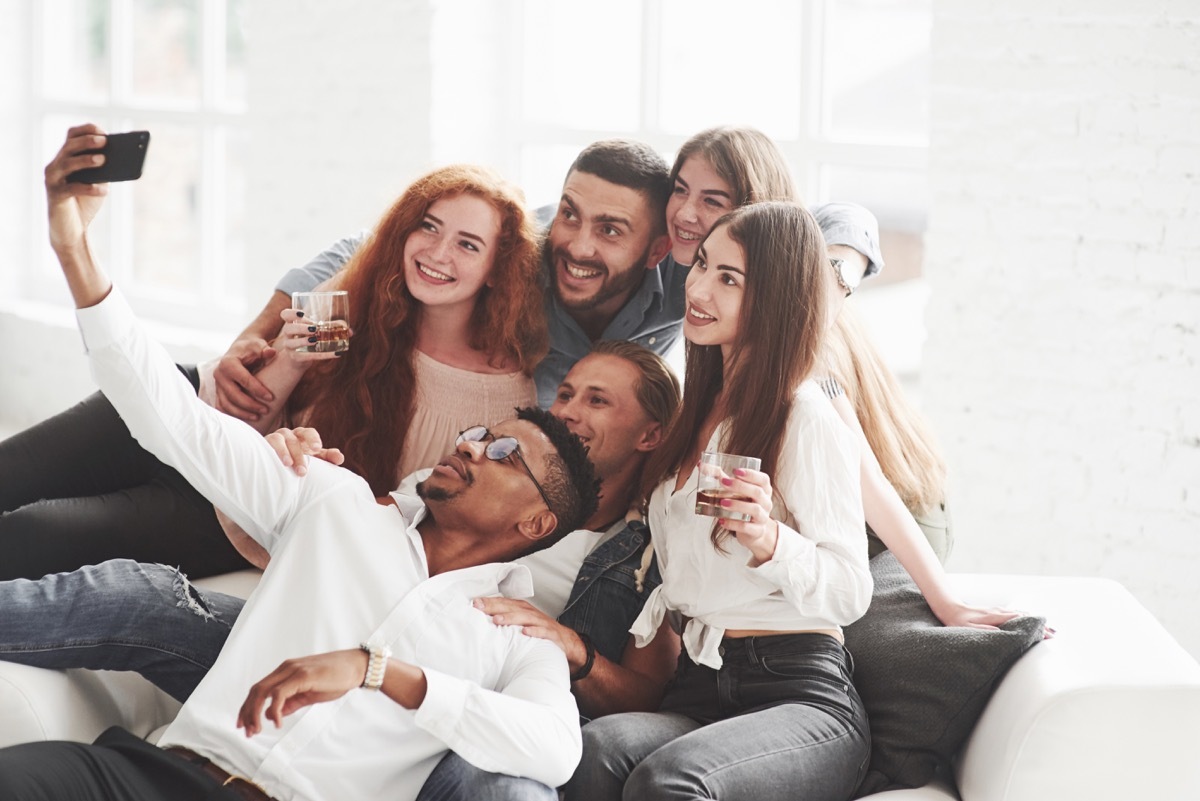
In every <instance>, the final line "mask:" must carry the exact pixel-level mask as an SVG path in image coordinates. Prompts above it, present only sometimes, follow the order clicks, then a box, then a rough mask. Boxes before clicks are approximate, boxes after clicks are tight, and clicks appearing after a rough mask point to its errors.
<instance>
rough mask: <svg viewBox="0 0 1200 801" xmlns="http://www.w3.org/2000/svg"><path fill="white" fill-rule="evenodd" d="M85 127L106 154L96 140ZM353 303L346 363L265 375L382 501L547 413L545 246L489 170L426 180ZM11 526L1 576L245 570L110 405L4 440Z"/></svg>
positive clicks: (359, 280) (285, 354) (390, 216)
mask: <svg viewBox="0 0 1200 801" xmlns="http://www.w3.org/2000/svg"><path fill="white" fill-rule="evenodd" d="M77 130H78V131H80V135H87V136H91V137H94V138H95V139H96V140H97V141H98V142H102V141H103V137H104V133H103V131H101V130H100V129H99V128H96V127H95V126H85V127H83V128H80V129H77ZM96 191H97V192H103V191H104V187H103V186H100V185H97V189H96ZM342 288H343V289H347V290H349V293H350V304H351V306H350V324H351V326H352V327H353V329H354V330H355V331H356V336H355V337H354V340H353V343H352V345H351V347H350V350H349V351H348V352H347V353H346V355H345V356H343V357H341V358H340V359H338V360H337V361H336V362H333V363H329V364H321V365H313V364H311V363H309V364H301V363H299V362H298V361H297V360H296V359H295V358H294V357H293V354H294V350H291V349H290V348H288V347H287V344H288V343H283V345H284V346H283V347H281V349H280V350H281V353H280V355H279V356H278V357H277V358H276V360H275V363H274V364H273V365H272V366H270V368H269V369H270V370H271V375H273V378H272V380H273V381H275V382H276V383H275V385H276V386H277V387H279V388H280V389H281V393H282V394H281V396H280V401H279V407H278V408H277V409H276V410H275V411H276V413H277V416H278V415H283V414H284V413H285V412H286V417H287V419H288V420H289V421H296V422H301V423H308V424H310V425H313V426H319V427H320V429H319V430H320V431H321V433H322V435H323V436H324V437H325V441H326V442H329V443H331V444H336V445H338V446H339V447H341V448H342V449H343V451H344V452H345V454H346V459H347V462H348V464H349V466H351V467H352V468H353V469H355V470H356V471H358V472H359V473H360V474H361V475H363V476H364V477H366V478H367V479H368V480H369V481H370V483H371V486H372V487H373V488H374V489H375V491H376V492H378V493H379V494H380V495H384V494H386V493H387V492H388V491H389V490H391V489H392V488H394V487H395V485H396V484H397V476H398V475H400V474H401V473H402V472H404V471H406V470H407V469H409V468H410V467H416V466H424V465H425V464H426V462H427V461H429V460H430V456H431V449H432V450H433V451H437V450H438V449H439V448H440V447H441V446H442V445H444V443H445V442H446V441H452V440H453V438H454V436H455V435H456V434H457V433H458V432H459V431H460V430H462V429H463V428H466V427H467V426H469V425H471V424H474V423H477V422H479V421H480V420H493V419H499V418H501V417H504V416H507V415H509V414H510V413H511V411H512V409H513V407H514V406H525V405H529V404H530V402H531V401H532V400H533V398H534V390H533V383H532V380H531V378H530V374H531V372H532V369H533V366H534V365H535V364H536V363H537V362H538V360H539V359H540V358H541V356H542V355H543V354H544V353H545V349H546V327H545V321H544V317H543V312H542V305H541V292H540V289H539V285H538V268H537V239H536V235H535V232H534V229H533V226H532V222H531V220H530V218H529V217H528V216H527V215H526V213H525V211H524V199H523V197H522V195H521V192H520V191H519V190H518V189H516V188H515V187H513V186H511V185H510V184H508V183H506V182H505V181H503V180H502V179H501V178H499V177H498V176H497V175H495V174H494V173H492V172H491V171H488V170H485V169H481V168H476V167H447V168H443V169H440V170H436V171H434V172H433V173H431V174H429V175H428V176H425V177H424V178H421V179H419V180H418V181H417V182H415V183H414V184H413V185H412V186H411V187H410V188H409V189H408V190H407V191H406V192H405V193H404V195H403V196H401V198H400V199H399V200H398V201H397V202H396V203H395V205H394V206H393V207H392V208H391V209H390V210H389V212H388V213H387V214H386V215H385V216H384V218H383V219H382V221H381V222H380V225H379V227H378V229H377V230H376V232H375V234H374V236H373V238H372V241H371V244H370V247H368V248H366V249H365V251H364V252H363V253H362V254H360V257H359V258H358V259H357V260H356V265H355V268H354V270H353V271H352V272H348V273H347V274H346V275H345V277H344V278H343V286H342ZM290 341H291V343H292V344H294V342H295V337H292V338H291V340H290ZM185 372H187V371H185ZM264 372H266V368H265V369H264ZM189 377H190V378H192V380H193V383H194V384H195V383H198V377H197V376H195V375H194V374H192V375H190V376H189ZM285 388H286V389H285ZM292 388H294V392H292V391H291V390H292ZM285 403H286V409H285V407H284V404H285ZM447 432H449V433H448V434H447ZM435 443H436V444H435ZM437 455H438V456H439V457H440V456H441V455H442V454H440V453H438V454H437ZM432 461H437V459H436V458H434V459H432ZM430 463H432V462H430ZM0 512H2V514H0V554H2V555H0V579H11V578H40V577H41V576H43V575H45V574H47V573H55V572H60V571H66V570H73V569H75V568H78V567H79V566H81V565H85V564H99V563H100V562H103V561H105V560H108V559H112V558H121V557H124V558H129V559H134V560H137V561H143V562H155V563H164V564H170V565H178V566H179V567H181V568H182V569H183V571H184V572H186V573H188V574H189V575H191V576H192V577H201V576H206V575H212V574H216V573H223V572H227V571H230V570H236V569H239V568H243V567H246V566H247V562H246V560H245V559H243V557H242V556H241V555H239V553H238V552H237V550H236V549H235V547H234V545H233V544H232V543H231V542H230V540H229V539H228V538H227V537H226V535H225V533H224V532H223V531H222V529H221V526H220V525H219V523H218V520H217V517H216V515H215V513H214V511H213V508H212V506H211V505H210V504H208V503H207V502H206V501H204V499H203V498H202V497H201V496H200V495H199V493H197V492H196V491H195V490H194V489H193V488H192V487H191V486H189V485H188V484H187V482H185V481H183V480H182V478H180V476H179V474H178V473H176V472H175V471H174V470H172V469H170V468H168V467H166V466H165V465H163V464H162V463H161V462H159V461H158V460H157V459H154V458H153V457H152V456H150V455H149V454H148V453H146V452H145V451H143V450H142V449H141V448H140V447H139V446H138V445H137V443H136V442H134V441H133V439H132V438H131V437H130V435H129V432H128V430H127V429H126V428H125V426H124V424H123V423H122V422H121V420H120V418H119V417H118V416H117V415H116V413H115V411H114V410H113V408H112V406H111V405H110V404H109V403H108V402H107V400H106V399H105V398H104V397H103V396H102V395H100V394H96V395H94V396H92V397H91V398H88V399H87V400H85V401H84V402H83V403H81V404H79V405H78V406H76V407H74V408H72V409H69V410H67V411H66V412H63V413H61V414H59V415H57V416H55V417H53V418H50V419H49V420H47V421H45V422H43V423H41V424H39V425H37V426H34V427H33V428H31V429H29V430H27V431H25V432H22V433H20V434H17V435H15V436H13V437H11V438H10V439H8V440H6V441H4V442H2V443H0Z"/></svg>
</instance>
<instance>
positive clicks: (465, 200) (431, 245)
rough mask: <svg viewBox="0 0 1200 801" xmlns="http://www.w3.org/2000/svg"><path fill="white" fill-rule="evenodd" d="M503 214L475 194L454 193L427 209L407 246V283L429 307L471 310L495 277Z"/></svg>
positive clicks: (405, 261)
mask: <svg viewBox="0 0 1200 801" xmlns="http://www.w3.org/2000/svg"><path fill="white" fill-rule="evenodd" d="M499 235H500V212H498V211H497V210H496V208H495V207H494V206H492V204H491V203H488V202H487V201H486V200H484V199H483V198H480V197H477V196H475V195H455V196H453V197H443V198H440V199H439V200H435V201H434V202H433V203H431V204H430V205H429V208H428V209H427V210H426V212H425V216H424V218H423V219H422V220H421V222H420V224H419V225H418V226H417V228H416V230H415V231H413V232H412V233H411V234H409V235H408V239H407V240H405V242H404V280H405V283H406V284H407V285H408V290H409V292H411V293H412V296H413V297H414V298H416V299H417V300H419V301H420V302H421V303H424V304H425V305H427V306H456V305H464V306H467V307H473V306H474V303H475V296H476V295H478V294H479V291H480V289H482V288H483V286H484V284H485V283H486V282H487V280H488V276H489V275H491V272H492V265H493V264H494V262H495V250H496V239H497V237H498V236H499Z"/></svg>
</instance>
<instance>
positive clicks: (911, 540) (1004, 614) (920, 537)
mask: <svg viewBox="0 0 1200 801" xmlns="http://www.w3.org/2000/svg"><path fill="white" fill-rule="evenodd" d="M831 402H832V403H833V406H834V408H835V409H837V412H838V416H840V417H841V418H842V422H844V423H845V424H846V425H847V426H848V427H849V428H850V429H851V430H852V431H854V432H855V433H856V435H857V438H858V440H859V447H860V450H861V451H862V494H863V511H864V512H865V513H866V518H867V523H868V524H869V525H870V526H871V530H872V531H874V532H875V534H876V535H877V536H878V537H879V539H880V540H882V541H883V544H884V545H886V546H887V547H888V550H890V551H891V552H892V553H894V554H895V555H896V559H897V560H899V562H900V564H901V565H903V566H904V569H905V570H907V571H908V575H910V576H912V580H913V581H914V582H916V585H917V587H918V588H919V589H920V590H921V594H922V595H924V596H925V601H926V603H928V604H929V608H930V609H932V610H933V613H934V614H935V615H937V618H938V620H940V621H942V624H943V625H946V626H969V627H971V628H984V629H991V628H995V627H996V626H998V625H1000V624H1001V623H1004V622H1006V621H1008V620H1011V619H1013V618H1014V617H1016V616H1017V614H1018V613H1017V612H1013V611H1011V610H1007V609H998V608H987V609H985V608H982V607H978V606H971V605H970V604H965V603H963V602H962V601H960V600H959V599H958V598H957V597H956V596H955V595H954V594H953V593H952V592H951V591H950V588H949V586H948V584H947V582H946V571H945V570H944V569H943V568H942V563H941V562H939V561H938V558H937V555H936V554H934V552H933V548H931V547H930V546H929V541H928V540H926V539H925V535H924V534H922V533H921V528H920V526H918V525H917V521H916V520H915V519H913V516H912V513H911V512H910V511H909V510H908V507H906V506H905V505H904V502H903V501H901V500H900V496H899V495H898V494H897V493H896V489H895V487H893V486H892V484H891V482H889V481H888V480H887V476H885V475H884V474H883V468H881V467H880V466H879V462H878V460H876V458H875V454H874V452H873V451H872V450H871V446H870V445H869V444H868V443H867V437H866V434H865V433H863V430H862V426H861V425H860V424H859V422H858V417H857V416H856V415H855V414H854V409H853V407H851V405H850V401H849V400H848V399H847V398H846V396H845V395H839V396H838V397H836V398H833V399H832V400H831Z"/></svg>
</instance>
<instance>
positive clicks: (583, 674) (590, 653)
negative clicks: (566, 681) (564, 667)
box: [571, 634, 596, 681]
mask: <svg viewBox="0 0 1200 801" xmlns="http://www.w3.org/2000/svg"><path fill="white" fill-rule="evenodd" d="M579 641H580V642H581V643H583V647H584V649H585V650H586V651H587V659H585V660H583V665H582V666H581V667H580V668H579V670H577V671H575V672H574V673H572V674H571V681H582V680H583V679H586V678H587V676H588V674H589V673H591V672H592V665H594V664H596V644H595V643H593V642H592V638H591V637H589V636H587V635H586V634H580V635H579Z"/></svg>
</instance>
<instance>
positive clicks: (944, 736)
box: [845, 551, 1045, 797]
mask: <svg viewBox="0 0 1200 801" xmlns="http://www.w3.org/2000/svg"><path fill="white" fill-rule="evenodd" d="M871 576H872V578H874V580H875V593H874V597H873V598H872V599H871V606H870V608H869V609H868V610H867V613H866V614H865V615H863V617H862V618H861V619H860V620H859V621H858V622H856V623H854V624H852V625H850V626H847V627H846V629H845V634H846V648H847V649H848V650H849V651H850V654H851V656H852V657H853V658H854V686H855V687H856V688H857V689H858V693H859V695H860V696H861V697H862V700H863V705H864V706H865V707H866V710H867V716H868V717H869V718H870V721H871V764H870V767H869V769H868V771H867V775H866V778H864V779H863V782H862V784H861V785H860V786H859V788H858V793H857V796H858V797H861V796H864V795H869V794H871V793H880V792H883V791H884V790H895V789H900V788H905V787H921V786H922V785H925V784H927V783H928V782H929V781H930V780H931V779H932V778H933V776H934V774H935V773H936V772H937V771H938V769H939V768H943V767H946V766H948V765H949V763H950V760H951V759H952V758H953V757H954V755H955V754H956V753H957V752H958V750H959V748H961V747H962V744H963V742H964V741H965V740H966V738H967V735H969V734H970V733H971V729H973V728H974V727H975V721H976V720H978V718H979V715H980V714H981V713H982V712H983V708H984V706H985V705H986V704H987V701H988V699H989V698H990V697H991V695H992V691H993V690H994V689H995V687H996V684H997V683H998V682H999V681H1000V679H1001V677H1003V676H1004V674H1005V672H1006V671H1007V670H1008V669H1009V667H1011V666H1012V664H1013V663H1014V662H1016V661H1017V659H1018V658H1019V657H1020V656H1021V655H1022V654H1023V653H1025V652H1026V651H1027V650H1029V648H1031V647H1032V646H1033V645H1034V644H1036V643H1037V642H1039V641H1041V639H1042V631H1043V628H1044V626H1045V620H1044V619H1043V618H1034V617H1020V618H1016V619H1015V620H1011V621H1009V622H1008V623H1006V624H1004V625H1003V626H1002V627H1001V628H1000V630H999V631H988V630H983V629H970V628H947V627H945V626H943V625H942V624H941V623H940V622H939V621H938V619H937V617H935V616H934V614H933V612H932V611H931V610H930V609H929V605H928V604H926V603H925V598H924V597H923V596H922V595H921V591H920V590H918V589H917V585H916V584H915V583H914V582H913V580H912V579H911V578H910V577H909V575H908V573H907V572H906V571H905V570H904V568H903V567H901V565H900V563H899V562H898V561H897V560H896V557H895V556H894V555H893V554H892V553H891V552H889V551H885V552H884V553H881V554H879V555H878V556H876V557H874V558H873V559H872V560H871Z"/></svg>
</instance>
